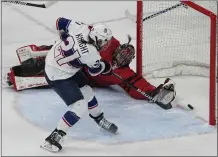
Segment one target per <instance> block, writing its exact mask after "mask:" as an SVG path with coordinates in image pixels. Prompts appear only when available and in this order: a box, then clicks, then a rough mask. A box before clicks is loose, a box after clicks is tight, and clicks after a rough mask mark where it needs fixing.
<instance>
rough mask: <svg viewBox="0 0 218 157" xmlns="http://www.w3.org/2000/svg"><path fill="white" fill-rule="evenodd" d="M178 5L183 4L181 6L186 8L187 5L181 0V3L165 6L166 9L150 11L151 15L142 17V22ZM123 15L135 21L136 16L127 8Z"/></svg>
mask: <svg viewBox="0 0 218 157" xmlns="http://www.w3.org/2000/svg"><path fill="white" fill-rule="evenodd" d="M180 6H183V7H185V8H187V6H186V5H185V4H183V3H182V2H181V3H179V4H176V5H173V6H171V7H169V8H166V9H164V10H161V11H159V12H156V13H152V15H149V16H147V17H145V18H143V22H144V21H146V20H149V19H152V18H154V17H157V16H159V15H161V14H164V13H166V12H168V11H171V10H173V9H176V8H178V7H180ZM125 15H126V17H127V18H128V19H130V20H132V21H134V22H136V16H134V15H132V14H131V13H130V12H129V10H128V9H127V10H126V11H125Z"/></svg>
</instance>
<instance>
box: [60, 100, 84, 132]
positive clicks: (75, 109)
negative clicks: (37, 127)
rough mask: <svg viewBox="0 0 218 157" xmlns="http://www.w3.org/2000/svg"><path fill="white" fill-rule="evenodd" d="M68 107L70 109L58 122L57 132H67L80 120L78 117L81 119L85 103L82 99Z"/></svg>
mask: <svg viewBox="0 0 218 157" xmlns="http://www.w3.org/2000/svg"><path fill="white" fill-rule="evenodd" d="M70 107H72V109H71V110H69V111H67V112H66V113H65V114H64V116H63V117H62V119H61V120H60V122H59V124H58V126H57V129H58V130H63V131H64V132H67V130H68V129H69V128H70V127H72V126H73V125H74V124H75V123H76V122H77V121H78V120H79V119H80V117H82V115H83V113H84V112H85V110H86V108H87V102H86V101H85V100H83V99H82V100H79V101H77V102H75V103H73V104H72V105H70Z"/></svg>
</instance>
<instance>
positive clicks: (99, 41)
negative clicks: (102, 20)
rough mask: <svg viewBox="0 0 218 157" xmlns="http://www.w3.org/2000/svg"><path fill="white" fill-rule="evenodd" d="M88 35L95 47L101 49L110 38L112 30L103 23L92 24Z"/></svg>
mask: <svg viewBox="0 0 218 157" xmlns="http://www.w3.org/2000/svg"><path fill="white" fill-rule="evenodd" d="M89 37H90V38H91V40H93V44H94V45H95V46H96V47H97V49H101V48H102V47H103V46H104V45H105V44H107V42H108V41H110V40H111V38H112V31H111V30H110V29H109V28H108V27H107V26H105V25H104V24H96V25H93V27H92V29H91V31H90V33H89Z"/></svg>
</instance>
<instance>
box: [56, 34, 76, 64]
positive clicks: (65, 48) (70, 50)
mask: <svg viewBox="0 0 218 157" xmlns="http://www.w3.org/2000/svg"><path fill="white" fill-rule="evenodd" d="M74 46H75V41H74V39H73V37H72V36H69V37H68V38H67V39H66V42H63V41H62V42H60V43H59V44H58V45H57V46H56V47H55V52H54V53H55V58H57V63H58V64H59V65H60V66H61V65H63V64H67V63H68V62H70V61H72V60H74V59H76V58H79V56H80V55H79V52H78V50H75V49H74ZM66 54H67V56H66Z"/></svg>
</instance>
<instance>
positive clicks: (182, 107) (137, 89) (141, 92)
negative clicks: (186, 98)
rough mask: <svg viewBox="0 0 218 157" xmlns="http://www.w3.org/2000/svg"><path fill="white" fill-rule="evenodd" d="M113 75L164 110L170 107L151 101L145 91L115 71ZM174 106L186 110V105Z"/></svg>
mask: <svg viewBox="0 0 218 157" xmlns="http://www.w3.org/2000/svg"><path fill="white" fill-rule="evenodd" d="M112 74H113V75H114V76H116V77H117V78H118V79H120V80H122V81H123V82H124V83H125V84H126V85H128V86H129V87H130V88H133V89H135V90H136V91H137V92H138V93H140V94H141V95H143V96H144V97H146V98H147V99H148V100H149V101H152V102H154V103H155V104H157V105H158V106H160V107H161V108H162V109H165V110H168V109H171V108H172V105H171V104H168V105H163V104H159V103H157V102H155V101H153V98H152V97H151V96H150V95H148V94H147V93H145V92H143V91H142V90H141V89H139V88H137V87H135V86H134V85H131V84H130V83H129V82H128V81H126V80H124V79H123V78H122V77H121V76H119V75H118V74H116V73H114V72H113V73H112ZM176 106H178V108H181V109H183V110H187V108H186V107H184V106H182V105H179V104H176ZM187 107H188V109H190V110H193V109H194V107H193V106H191V105H190V104H188V105H187Z"/></svg>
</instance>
